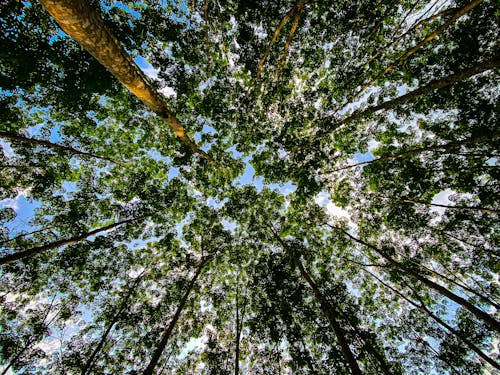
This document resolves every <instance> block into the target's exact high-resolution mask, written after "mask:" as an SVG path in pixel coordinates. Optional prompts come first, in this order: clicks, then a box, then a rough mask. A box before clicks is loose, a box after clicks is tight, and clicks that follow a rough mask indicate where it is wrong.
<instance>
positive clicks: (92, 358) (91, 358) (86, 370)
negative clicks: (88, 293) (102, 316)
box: [82, 271, 145, 375]
mask: <svg viewBox="0 0 500 375" xmlns="http://www.w3.org/2000/svg"><path fill="white" fill-rule="evenodd" d="M144 274H145V271H143V272H142V273H141V274H140V275H139V276H137V277H136V279H135V280H134V282H133V283H132V286H131V287H130V288H129V290H128V293H127V295H126V296H125V298H124V299H123V300H122V302H121V303H120V307H119V308H118V312H116V313H115V315H114V316H113V318H112V319H111V322H109V325H108V327H107V328H106V330H105V331H104V333H103V334H102V336H101V339H100V340H99V343H98V344H97V346H96V347H95V349H94V350H93V351H92V354H91V355H90V356H89V358H88V359H87V362H85V365H84V366H83V369H82V375H87V374H90V373H91V370H92V367H93V365H94V361H95V360H96V359H97V356H98V354H99V352H100V351H101V350H102V348H103V346H104V344H105V342H106V340H107V338H108V336H109V334H110V332H111V330H112V329H113V326H114V325H115V324H116V323H117V322H118V320H119V319H120V317H121V315H122V314H123V312H124V311H125V308H126V307H127V305H128V301H129V299H130V296H131V295H132V293H133V292H134V291H135V288H136V287H137V285H138V284H139V282H140V281H141V280H142V277H143V276H144Z"/></svg>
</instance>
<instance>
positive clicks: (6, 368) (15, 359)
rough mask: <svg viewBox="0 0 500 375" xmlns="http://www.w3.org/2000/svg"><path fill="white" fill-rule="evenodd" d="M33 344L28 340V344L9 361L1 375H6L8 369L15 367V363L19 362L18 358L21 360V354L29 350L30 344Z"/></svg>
mask: <svg viewBox="0 0 500 375" xmlns="http://www.w3.org/2000/svg"><path fill="white" fill-rule="evenodd" d="M33 342H34V340H31V339H30V340H28V343H27V344H26V345H25V346H24V347H23V348H22V349H21V350H20V351H19V352H18V353H17V354H16V355H15V357H14V358H12V359H11V361H10V362H9V364H8V365H7V367H5V368H4V369H3V371H2V374H1V375H7V374H8V373H9V369H10V368H11V367H12V366H14V365H15V363H16V362H17V361H18V360H19V358H21V356H22V355H23V353H24V352H25V351H26V350H28V349H29V348H30V346H31V344H33Z"/></svg>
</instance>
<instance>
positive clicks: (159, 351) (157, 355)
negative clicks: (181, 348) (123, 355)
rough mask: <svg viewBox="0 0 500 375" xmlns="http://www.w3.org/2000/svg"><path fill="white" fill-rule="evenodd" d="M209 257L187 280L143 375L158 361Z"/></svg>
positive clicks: (148, 374)
mask: <svg viewBox="0 0 500 375" xmlns="http://www.w3.org/2000/svg"><path fill="white" fill-rule="evenodd" d="M209 259H210V257H207V258H205V259H204V260H202V262H201V263H200V265H199V266H198V269H197V270H196V273H195V274H194V276H193V277H192V279H191V281H190V282H189V285H188V288H187V290H186V292H185V293H184V296H182V299H181V302H180V303H179V306H178V307H177V310H176V311H175V314H174V317H173V318H172V320H171V321H170V324H169V325H168V327H167V329H166V330H165V332H164V333H163V336H162V338H161V340H160V342H159V343H158V346H157V347H156V350H155V351H154V353H153V356H152V357H151V361H150V362H149V364H148V367H146V369H145V370H144V373H143V374H144V375H152V374H153V371H154V369H155V367H156V366H157V365H158V361H159V360H160V357H161V354H162V353H163V351H164V350H165V348H166V346H167V344H168V340H169V339H170V336H171V335H172V332H173V330H174V328H175V325H176V324H177V321H178V320H179V317H180V316H181V313H182V310H184V306H185V305H186V302H187V300H188V298H189V294H191V291H192V290H193V288H194V285H195V284H196V280H198V276H200V273H201V271H202V270H203V267H205V265H206V264H207V262H208V260H209Z"/></svg>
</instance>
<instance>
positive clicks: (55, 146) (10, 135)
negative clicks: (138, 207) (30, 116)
mask: <svg viewBox="0 0 500 375" xmlns="http://www.w3.org/2000/svg"><path fill="white" fill-rule="evenodd" d="M0 138H3V139H8V140H9V141H16V142H22V143H29V144H32V145H39V146H45V147H49V148H52V149H54V150H57V151H66V152H69V153H72V154H76V155H83V156H90V157H93V158H96V159H101V160H106V161H110V162H112V163H115V164H121V165H124V164H123V163H121V162H119V161H115V160H113V159H110V158H106V157H103V156H99V155H96V154H92V153H90V152H85V151H80V150H77V149H75V148H73V147H68V146H63V145H59V144H57V143H52V142H49V141H44V140H41V139H34V138H28V137H24V136H22V135H19V134H14V133H7V132H3V131H0Z"/></svg>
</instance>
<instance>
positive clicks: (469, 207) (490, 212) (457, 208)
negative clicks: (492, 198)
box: [402, 199, 500, 214]
mask: <svg viewBox="0 0 500 375" xmlns="http://www.w3.org/2000/svg"><path fill="white" fill-rule="evenodd" d="M402 202H403V203H412V204H423V205H426V206H431V207H443V208H447V209H452V210H473V211H479V212H484V213H487V214H498V213H499V212H500V211H498V210H493V209H491V208H484V207H471V206H447V205H444V204H437V203H427V202H423V201H414V200H411V199H403V200H402Z"/></svg>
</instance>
